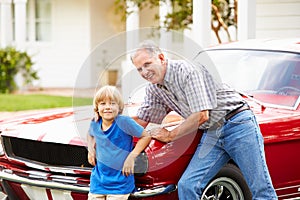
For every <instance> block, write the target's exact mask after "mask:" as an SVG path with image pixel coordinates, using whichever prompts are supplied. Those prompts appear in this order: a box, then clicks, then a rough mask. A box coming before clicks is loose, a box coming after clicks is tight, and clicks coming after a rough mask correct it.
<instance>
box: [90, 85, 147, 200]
mask: <svg viewBox="0 0 300 200" xmlns="http://www.w3.org/2000/svg"><path fill="white" fill-rule="evenodd" d="M93 105H94V111H95V118H94V119H93V120H92V121H91V124H90V128H89V133H88V150H89V153H88V161H89V163H90V164H91V165H93V166H95V167H94V168H93V170H92V173H91V178H90V193H89V200H92V199H103V200H123V199H128V197H129V195H130V193H131V192H133V191H134V188H135V184H134V176H133V173H134V160H135V158H136V157H137V156H138V155H139V154H140V153H141V152H142V151H143V150H144V149H145V148H146V147H147V145H148V144H149V142H150V139H151V137H150V136H149V134H148V133H147V132H146V131H145V130H144V129H143V127H142V126H140V125H138V124H137V123H136V122H135V121H134V120H133V119H132V118H130V117H128V116H124V115H121V113H122V111H123V108H124V103H123V100H122V97H121V94H120V92H119V91H118V90H117V89H116V88H115V87H113V86H104V87H102V88H101V89H100V90H99V91H98V92H97V93H96V95H95V97H94V101H93ZM133 137H138V138H140V139H139V141H138V142H137V144H136V146H135V147H134V148H133Z"/></svg>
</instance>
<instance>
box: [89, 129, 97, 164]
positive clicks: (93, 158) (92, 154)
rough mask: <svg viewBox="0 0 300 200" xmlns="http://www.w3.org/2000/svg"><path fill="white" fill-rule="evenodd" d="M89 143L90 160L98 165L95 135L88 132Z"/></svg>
mask: <svg viewBox="0 0 300 200" xmlns="http://www.w3.org/2000/svg"><path fill="white" fill-rule="evenodd" d="M87 145H88V161H89V163H90V164H91V165H93V166H95V165H96V148H95V147H96V141H95V138H94V137H93V136H91V135H90V134H89V133H88V134H87Z"/></svg>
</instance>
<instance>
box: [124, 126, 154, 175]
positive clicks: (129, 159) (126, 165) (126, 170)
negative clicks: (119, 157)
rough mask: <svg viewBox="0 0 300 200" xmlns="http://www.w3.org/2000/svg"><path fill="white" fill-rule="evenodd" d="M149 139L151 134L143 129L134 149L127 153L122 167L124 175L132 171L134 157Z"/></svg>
mask: <svg viewBox="0 0 300 200" xmlns="http://www.w3.org/2000/svg"><path fill="white" fill-rule="evenodd" d="M150 141H151V136H150V135H149V133H148V132H147V131H146V130H144V131H143V133H142V136H141V138H140V139H139V140H138V142H137V143H136V145H135V147H134V149H133V150H132V151H131V152H130V153H129V155H128V156H127V158H126V160H125V162H124V165H123V169H122V173H123V174H124V175H126V176H128V175H130V174H133V173H134V161H135V158H136V157H137V156H138V155H139V154H140V153H141V152H142V151H143V150H144V149H145V148H146V147H147V146H148V144H149V143H150Z"/></svg>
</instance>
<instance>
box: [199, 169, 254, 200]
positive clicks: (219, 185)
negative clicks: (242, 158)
mask: <svg viewBox="0 0 300 200" xmlns="http://www.w3.org/2000/svg"><path fill="white" fill-rule="evenodd" d="M225 199H226V200H251V199H252V195H251V192H250V189H249V187H248V185H247V183H246V181H245V179H244V177H243V175H242V173H241V171H240V169H239V168H238V167H237V166H235V165H233V164H227V165H225V166H224V167H223V168H222V169H221V170H220V171H219V173H218V174H217V175H216V176H215V177H214V178H213V180H212V181H211V182H210V183H209V184H208V186H207V187H206V188H205V190H204V192H203V194H202V196H201V200H225Z"/></svg>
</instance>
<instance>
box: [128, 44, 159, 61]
mask: <svg viewBox="0 0 300 200" xmlns="http://www.w3.org/2000/svg"><path fill="white" fill-rule="evenodd" d="M140 51H147V53H148V54H149V55H150V56H151V57H152V56H154V55H158V54H160V53H162V51H161V49H160V48H159V47H158V46H157V44H156V43H155V42H153V41H152V40H144V41H143V42H141V43H140V44H139V46H138V48H137V49H135V50H134V52H133V53H132V54H131V56H130V59H131V61H133V59H134V58H135V57H136V56H137V54H138V53H139V52H140Z"/></svg>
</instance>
